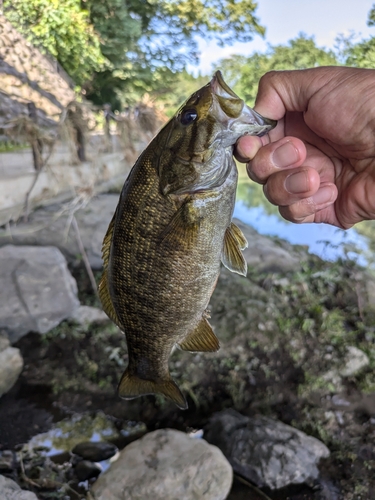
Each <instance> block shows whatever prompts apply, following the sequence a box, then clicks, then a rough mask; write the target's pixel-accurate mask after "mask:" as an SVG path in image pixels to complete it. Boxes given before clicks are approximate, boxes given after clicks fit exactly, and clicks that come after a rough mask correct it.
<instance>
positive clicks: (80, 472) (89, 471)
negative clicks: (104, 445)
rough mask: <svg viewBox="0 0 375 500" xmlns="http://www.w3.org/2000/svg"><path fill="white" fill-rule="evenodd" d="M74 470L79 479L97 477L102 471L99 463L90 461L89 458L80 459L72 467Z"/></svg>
mask: <svg viewBox="0 0 375 500" xmlns="http://www.w3.org/2000/svg"><path fill="white" fill-rule="evenodd" d="M74 472H75V473H76V476H77V478H78V479H79V481H86V480H87V479H91V478H92V477H97V476H99V474H100V473H101V472H102V469H101V468H100V467H99V465H97V464H94V463H93V462H90V461H89V460H82V461H81V462H78V464H77V465H76V466H75V467H74Z"/></svg>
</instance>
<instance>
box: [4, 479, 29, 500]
mask: <svg viewBox="0 0 375 500" xmlns="http://www.w3.org/2000/svg"><path fill="white" fill-rule="evenodd" d="M0 498H1V500H38V498H37V496H36V495H35V493H32V492H31V491H26V490H21V488H20V487H19V486H18V484H17V483H15V482H14V481H12V479H9V478H7V477H5V476H1V475H0Z"/></svg>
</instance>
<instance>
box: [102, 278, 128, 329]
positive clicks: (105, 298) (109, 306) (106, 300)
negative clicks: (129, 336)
mask: <svg viewBox="0 0 375 500" xmlns="http://www.w3.org/2000/svg"><path fill="white" fill-rule="evenodd" d="M98 292H99V298H100V302H101V303H102V306H103V311H104V312H105V313H106V315H107V316H108V317H109V318H110V319H111V320H112V321H113V322H114V323H115V324H116V325H117V326H118V327H119V328H120V330H122V331H124V327H123V326H122V325H121V322H120V320H119V318H118V316H117V313H116V311H115V308H114V306H113V302H112V299H111V296H110V295H109V289H108V276H107V270H104V271H103V274H102V278H101V280H100V282H99V285H98Z"/></svg>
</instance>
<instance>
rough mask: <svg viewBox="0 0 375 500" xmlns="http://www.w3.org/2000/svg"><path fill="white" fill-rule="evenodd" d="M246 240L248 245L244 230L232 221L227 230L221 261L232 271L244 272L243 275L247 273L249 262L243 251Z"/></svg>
mask: <svg viewBox="0 0 375 500" xmlns="http://www.w3.org/2000/svg"><path fill="white" fill-rule="evenodd" d="M245 242H246V245H247V241H246V238H245V236H244V235H243V234H242V231H241V230H240V229H239V228H238V227H237V226H236V225H235V224H233V223H231V224H230V225H229V226H228V227H227V230H226V231H225V236H224V246H223V253H222V255H221V261H222V263H223V264H224V266H225V267H226V268H228V269H229V270H230V271H232V272H234V273H238V274H242V275H243V276H246V274H247V262H246V261H245V259H244V256H243V255H242V252H241V249H242V248H243V247H244V243H245ZM241 247H242V248H241Z"/></svg>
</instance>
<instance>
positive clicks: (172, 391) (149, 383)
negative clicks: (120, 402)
mask: <svg viewBox="0 0 375 500" xmlns="http://www.w3.org/2000/svg"><path fill="white" fill-rule="evenodd" d="M117 390H118V395H119V396H120V398H123V399H134V398H138V397H139V396H146V394H163V395H164V396H165V397H166V398H168V399H170V400H172V401H173V402H174V403H175V404H176V405H177V406H178V407H179V408H181V410H186V409H187V407H188V404H187V402H186V399H185V396H184V395H183V394H182V392H181V391H180V389H179V388H178V386H177V384H176V383H175V382H174V381H173V380H172V378H171V377H169V378H168V379H166V380H161V381H158V382H155V381H154V380H144V379H141V378H139V377H137V376H136V375H132V374H131V373H129V370H128V369H126V370H125V373H124V374H123V376H122V378H121V380H120V383H119V385H118V389H117Z"/></svg>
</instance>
